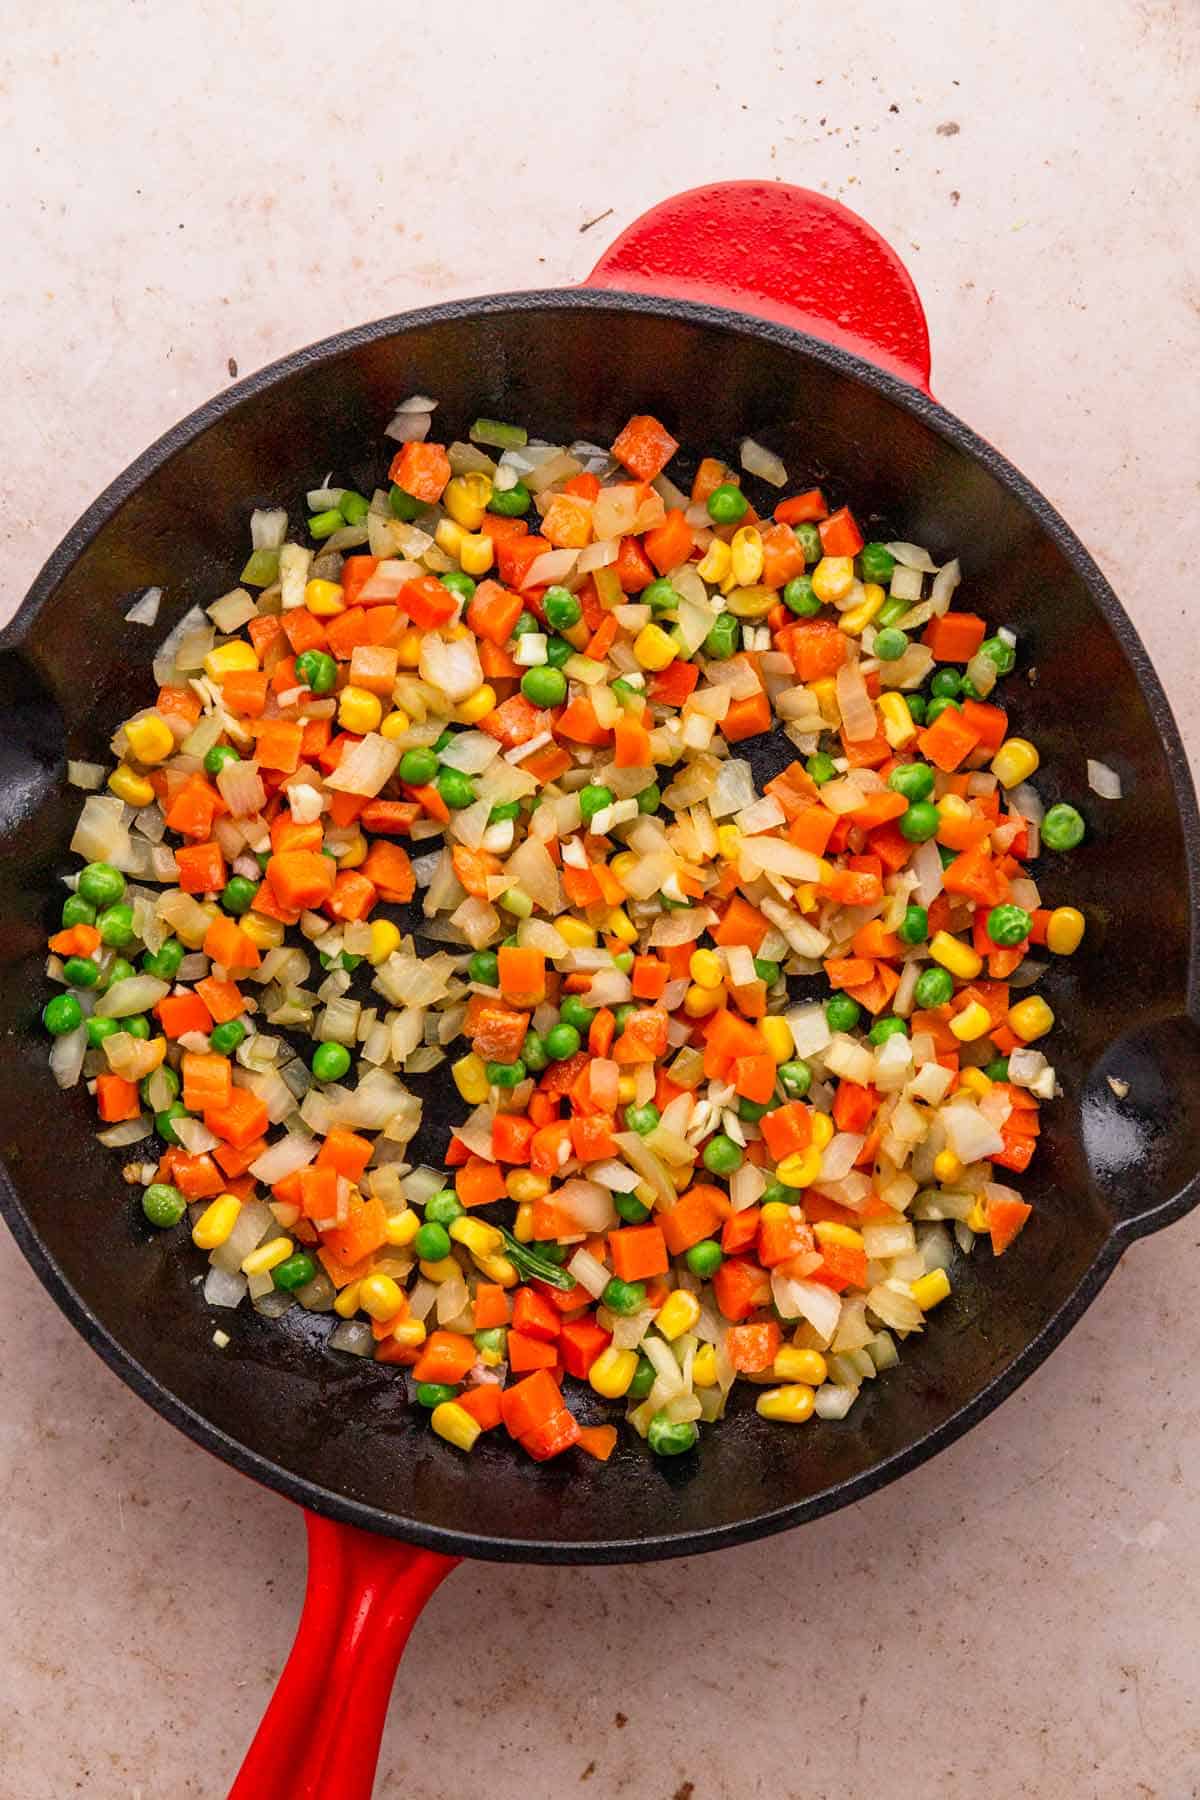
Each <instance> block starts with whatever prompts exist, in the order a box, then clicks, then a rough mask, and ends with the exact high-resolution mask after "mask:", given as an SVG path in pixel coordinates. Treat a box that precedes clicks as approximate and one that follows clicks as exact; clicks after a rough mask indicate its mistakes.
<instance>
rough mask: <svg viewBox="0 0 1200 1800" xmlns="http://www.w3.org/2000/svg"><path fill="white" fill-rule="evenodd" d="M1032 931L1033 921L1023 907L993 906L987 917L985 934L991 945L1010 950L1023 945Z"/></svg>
mask: <svg viewBox="0 0 1200 1800" xmlns="http://www.w3.org/2000/svg"><path fill="white" fill-rule="evenodd" d="M1032 930H1033V920H1032V918H1031V917H1030V915H1029V914H1028V913H1027V912H1026V911H1025V908H1024V907H1023V906H1012V905H1004V906H993V908H992V910H991V912H990V913H989V914H988V916H987V934H988V936H989V937H990V938H991V940H992V942H993V944H1003V945H1004V946H1005V947H1006V948H1008V949H1011V948H1012V947H1013V946H1014V945H1016V944H1023V943H1024V942H1025V939H1026V938H1027V937H1028V936H1029V933H1030V932H1031V931H1032Z"/></svg>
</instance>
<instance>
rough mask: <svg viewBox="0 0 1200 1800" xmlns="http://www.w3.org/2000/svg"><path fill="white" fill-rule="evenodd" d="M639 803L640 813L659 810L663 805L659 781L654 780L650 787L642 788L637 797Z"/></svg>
mask: <svg viewBox="0 0 1200 1800" xmlns="http://www.w3.org/2000/svg"><path fill="white" fill-rule="evenodd" d="M637 803H638V811H639V812H640V813H656V812H657V811H658V809H659V807H660V806H661V805H662V789H661V788H660V787H659V785H658V783H657V781H652V782H651V783H650V785H649V787H644V788H643V789H642V791H641V793H640V794H639V795H638V797H637Z"/></svg>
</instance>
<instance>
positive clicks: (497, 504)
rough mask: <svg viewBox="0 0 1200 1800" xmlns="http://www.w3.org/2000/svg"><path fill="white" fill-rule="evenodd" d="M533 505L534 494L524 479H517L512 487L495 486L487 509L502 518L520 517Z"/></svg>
mask: <svg viewBox="0 0 1200 1800" xmlns="http://www.w3.org/2000/svg"><path fill="white" fill-rule="evenodd" d="M532 505H533V495H532V494H531V493H530V491H529V489H528V488H527V487H526V486H525V483H524V482H523V481H517V482H514V483H513V485H512V487H510V488H493V489H492V497H491V499H490V500H489V501H488V505H487V509H488V511H489V512H493V513H496V514H498V515H499V517H500V518H502V519H519V518H520V517H521V516H522V514H524V513H527V512H528V511H529V508H530V507H531V506H532Z"/></svg>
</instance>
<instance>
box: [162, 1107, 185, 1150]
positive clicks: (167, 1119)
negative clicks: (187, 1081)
mask: <svg viewBox="0 0 1200 1800" xmlns="http://www.w3.org/2000/svg"><path fill="white" fill-rule="evenodd" d="M190 1117H191V1114H190V1113H189V1112H188V1109H187V1107H186V1106H185V1105H184V1104H183V1102H182V1100H172V1101H171V1104H170V1105H169V1106H165V1107H164V1108H163V1110H162V1111H161V1112H156V1113H155V1115H154V1129H155V1131H157V1133H158V1135H159V1137H160V1138H162V1140H163V1142H164V1143H167V1144H174V1145H175V1147H176V1149H179V1148H180V1147H181V1146H180V1143H179V1139H178V1137H177V1136H176V1135H175V1121H176V1119H189V1118H190Z"/></svg>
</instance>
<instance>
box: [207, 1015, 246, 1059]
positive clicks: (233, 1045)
mask: <svg viewBox="0 0 1200 1800" xmlns="http://www.w3.org/2000/svg"><path fill="white" fill-rule="evenodd" d="M245 1035H246V1027H245V1026H244V1025H243V1024H242V1021H241V1020H240V1019H226V1021H225V1023H224V1024H223V1025H214V1026H213V1029H212V1031H211V1033H210V1034H209V1039H208V1042H209V1047H210V1049H213V1050H215V1051H216V1053H217V1055H218V1056H232V1055H233V1053H234V1051H235V1050H236V1049H237V1047H238V1045H239V1044H240V1043H241V1042H242V1040H243V1038H244V1037H245Z"/></svg>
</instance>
